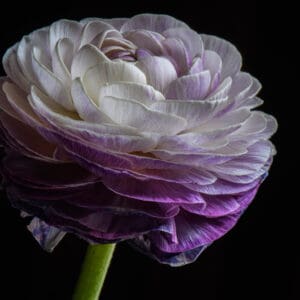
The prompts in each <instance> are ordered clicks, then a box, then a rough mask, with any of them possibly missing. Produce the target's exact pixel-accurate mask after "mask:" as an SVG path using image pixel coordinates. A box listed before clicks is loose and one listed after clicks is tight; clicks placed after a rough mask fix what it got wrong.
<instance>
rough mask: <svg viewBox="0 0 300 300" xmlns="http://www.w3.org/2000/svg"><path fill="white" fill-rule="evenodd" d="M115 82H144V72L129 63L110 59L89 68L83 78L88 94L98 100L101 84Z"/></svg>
mask: <svg viewBox="0 0 300 300" xmlns="http://www.w3.org/2000/svg"><path fill="white" fill-rule="evenodd" d="M117 82H134V83H141V84H145V83H146V77H145V75H144V73H143V72H142V71H141V70H139V69H138V68H137V67H135V66H134V65H132V64H130V63H126V62H123V61H110V62H104V63H101V64H98V65H96V66H94V67H92V68H90V69H89V70H88V71H87V72H86V74H85V75H84V78H83V83H84V87H85V89H86V91H87V93H88V95H89V96H90V97H91V98H92V99H93V100H94V101H95V103H97V102H98V97H99V90H100V88H101V87H102V86H104V85H108V84H111V83H117Z"/></svg>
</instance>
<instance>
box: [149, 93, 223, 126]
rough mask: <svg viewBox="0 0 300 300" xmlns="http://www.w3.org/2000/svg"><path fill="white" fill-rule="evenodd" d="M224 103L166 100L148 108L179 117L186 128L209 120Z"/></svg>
mask: <svg viewBox="0 0 300 300" xmlns="http://www.w3.org/2000/svg"><path fill="white" fill-rule="evenodd" d="M223 100H224V101H223V102H222V101H189V100H186V101H179V100H167V101H158V102H156V103H153V104H152V105H151V106H150V108H151V109H155V110H157V111H160V112H163V113H167V114H173V115H176V116H180V117H182V118H184V119H186V120H187V122H188V127H187V129H189V128H192V127H196V126H199V125H201V124H203V123H204V122H207V121H208V120H209V119H211V118H212V117H213V116H214V115H215V114H216V113H217V112H218V111H220V110H221V109H222V108H223V107H224V105H225V103H226V98H225V99H223Z"/></svg>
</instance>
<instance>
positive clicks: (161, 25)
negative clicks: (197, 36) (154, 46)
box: [120, 14, 189, 33]
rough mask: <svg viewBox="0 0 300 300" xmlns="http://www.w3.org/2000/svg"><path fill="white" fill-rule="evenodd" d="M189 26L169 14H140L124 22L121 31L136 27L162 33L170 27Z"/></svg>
mask: <svg viewBox="0 0 300 300" xmlns="http://www.w3.org/2000/svg"><path fill="white" fill-rule="evenodd" d="M175 27H184V28H189V27H188V26H187V25H186V24H185V23H183V22H181V21H178V20H176V19H175V18H173V17H170V16H167V15H154V14H140V15H136V16H134V17H133V18H131V19H129V20H128V21H127V22H125V23H124V24H123V26H122V27H121V29H120V31H121V32H126V31H130V30H135V29H145V30H150V31H154V32H158V33H162V32H164V31H165V30H167V29H169V28H175Z"/></svg>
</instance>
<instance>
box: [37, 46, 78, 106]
mask: <svg viewBox="0 0 300 300" xmlns="http://www.w3.org/2000/svg"><path fill="white" fill-rule="evenodd" d="M32 66H33V71H34V73H35V75H36V77H37V79H38V82H39V84H40V87H41V88H42V89H43V90H44V91H45V92H46V93H47V94H48V95H49V96H50V97H51V98H52V100H53V101H55V102H56V103H57V104H58V105H61V106H62V107H64V108H65V109H67V110H70V111H73V110H74V105H73V102H72V99H71V97H70V93H69V91H68V90H67V88H66V87H65V86H64V85H63V83H62V82H61V81H60V80H59V79H58V78H57V77H56V76H55V74H53V73H52V72H51V71H50V70H48V69H47V68H46V67H45V66H44V65H42V64H41V63H40V61H39V50H38V49H37V48H34V49H33V60H32Z"/></svg>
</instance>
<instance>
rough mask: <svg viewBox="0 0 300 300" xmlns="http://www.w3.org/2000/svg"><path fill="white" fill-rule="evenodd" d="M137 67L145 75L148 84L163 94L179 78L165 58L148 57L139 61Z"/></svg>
mask: <svg viewBox="0 0 300 300" xmlns="http://www.w3.org/2000/svg"><path fill="white" fill-rule="evenodd" d="M136 66H137V67H139V68H140V69H141V70H142V71H143V72H144V73H145V75H146V77H147V82H148V84H150V85H151V86H153V87H154V88H155V89H157V90H159V91H161V92H164V90H165V89H166V88H167V87H168V85H169V84H170V83H171V82H172V81H173V80H175V79H176V78H177V73H176V70H175V68H174V66H173V64H172V63H171V62H170V61H169V60H168V59H166V58H164V57H159V56H147V57H145V58H143V59H141V60H139V61H138V63H137V64H136Z"/></svg>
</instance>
